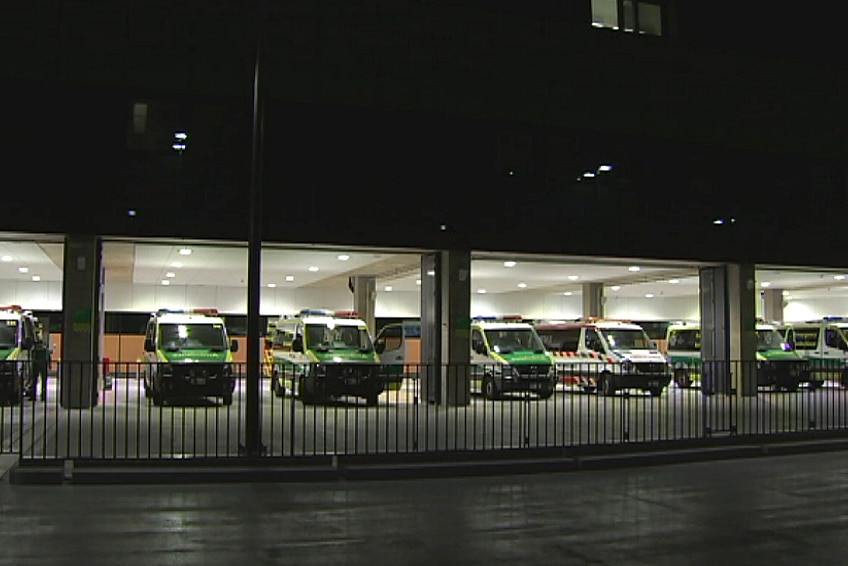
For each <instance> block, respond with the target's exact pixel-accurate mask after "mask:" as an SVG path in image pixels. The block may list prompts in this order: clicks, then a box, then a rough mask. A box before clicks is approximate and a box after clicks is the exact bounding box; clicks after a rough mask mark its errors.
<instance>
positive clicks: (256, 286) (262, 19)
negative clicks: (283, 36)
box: [244, 0, 268, 456]
mask: <svg viewBox="0 0 848 566" xmlns="http://www.w3.org/2000/svg"><path fill="white" fill-rule="evenodd" d="M258 2H259V4H258V9H257V20H258V21H257V22H256V32H257V37H256V58H255V60H254V67H253V139H252V149H251V160H250V162H251V163H250V164H251V168H250V229H249V238H248V265H247V382H246V387H245V390H246V393H245V395H246V405H245V446H244V454H245V455H246V456H261V455H262V454H263V453H264V452H265V450H264V447H263V446H262V416H261V407H262V405H261V403H260V391H261V382H262V350H263V348H262V339H261V328H260V316H259V305H260V294H261V290H262V281H261V268H262V186H263V164H264V163H263V162H264V153H263V152H264V142H265V139H264V134H265V132H264V127H265V81H264V67H265V47H266V45H265V44H266V33H267V31H266V20H267V11H268V4H267V0H258Z"/></svg>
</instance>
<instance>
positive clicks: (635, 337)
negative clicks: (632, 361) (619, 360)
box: [602, 328, 653, 350]
mask: <svg viewBox="0 0 848 566" xmlns="http://www.w3.org/2000/svg"><path fill="white" fill-rule="evenodd" d="M602 332H603V335H604V338H606V340H607V343H608V344H609V345H610V348H612V349H613V350H650V349H652V348H653V344H652V343H651V339H650V338H649V337H648V335H647V334H646V333H645V331H644V330H642V329H641V328H609V329H604V330H602Z"/></svg>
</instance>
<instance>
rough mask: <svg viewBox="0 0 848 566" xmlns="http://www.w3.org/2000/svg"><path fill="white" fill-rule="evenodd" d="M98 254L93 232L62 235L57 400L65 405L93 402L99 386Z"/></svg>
mask: <svg viewBox="0 0 848 566" xmlns="http://www.w3.org/2000/svg"><path fill="white" fill-rule="evenodd" d="M102 255H103V243H102V241H101V240H100V238H99V237H97V236H71V235H69V236H66V237H65V249H64V273H63V279H62V310H63V312H64V320H63V322H62V353H61V358H62V364H61V368H60V376H59V388H60V390H59V400H60V402H61V405H62V407H63V408H66V409H87V408H91V407H94V406H96V405H97V401H98V394H99V391H100V389H101V382H102V377H103V376H102V372H101V369H102V366H101V364H100V355H101V348H100V345H101V337H102V336H103V258H102Z"/></svg>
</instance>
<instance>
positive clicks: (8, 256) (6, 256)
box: [0, 255, 12, 261]
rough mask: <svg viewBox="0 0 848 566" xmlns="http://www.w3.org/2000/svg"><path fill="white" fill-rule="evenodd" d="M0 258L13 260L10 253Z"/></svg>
mask: <svg viewBox="0 0 848 566" xmlns="http://www.w3.org/2000/svg"><path fill="white" fill-rule="evenodd" d="M0 259H2V260H3V261H12V256H10V255H4V256H3V257H2V258H0Z"/></svg>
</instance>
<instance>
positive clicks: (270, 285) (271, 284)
mask: <svg viewBox="0 0 848 566" xmlns="http://www.w3.org/2000/svg"><path fill="white" fill-rule="evenodd" d="M276 286H277V284H276V283H268V288H269V289H273V288H274V287H276Z"/></svg>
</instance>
